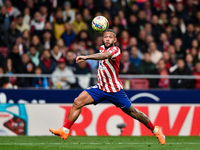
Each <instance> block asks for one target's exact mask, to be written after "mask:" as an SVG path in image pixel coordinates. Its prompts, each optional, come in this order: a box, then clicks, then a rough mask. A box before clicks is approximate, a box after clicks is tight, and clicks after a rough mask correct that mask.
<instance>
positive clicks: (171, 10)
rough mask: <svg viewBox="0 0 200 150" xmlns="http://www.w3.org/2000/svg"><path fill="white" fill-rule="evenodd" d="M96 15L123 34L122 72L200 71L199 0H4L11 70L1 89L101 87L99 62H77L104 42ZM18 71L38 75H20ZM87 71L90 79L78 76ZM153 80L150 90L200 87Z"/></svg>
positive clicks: (1, 29) (0, 26)
mask: <svg viewBox="0 0 200 150" xmlns="http://www.w3.org/2000/svg"><path fill="white" fill-rule="evenodd" d="M95 16H105V17H106V18H107V19H108V21H109V28H111V29H113V30H114V31H115V32H116V33H117V38H118V41H117V43H116V45H117V46H119V47H120V49H121V63H120V71H119V74H127V75H129V74H143V75H144V74H146V75H149V74H156V75H169V74H172V75H190V76H199V75H200V1H199V0H98V1H95V0H70V1H69V0H68V1H65V0H0V35H1V36H0V74H11V76H10V77H2V76H0V87H3V88H8V87H19V88H27V87H33V88H44V89H48V88H57V89H70V88H87V87H88V86H90V85H93V84H95V83H96V78H95V79H93V78H90V76H91V74H96V73H97V67H98V61H96V60H87V61H86V62H82V63H79V64H76V63H75V58H76V56H77V55H89V54H94V53H98V52H99V47H100V46H101V45H102V44H103V41H102V35H101V34H98V33H95V32H94V31H93V30H92V28H91V21H92V19H93V18H94V17H95ZM16 73H20V74H35V77H34V78H23V77H15V76H12V74H16ZM40 74H51V75H52V78H46V77H39V76H38V75H40ZM79 74H84V75H85V76H80V77H77V78H76V77H75V76H74V75H79ZM59 75H66V77H58V76H59ZM122 80H123V79H122ZM126 81H127V80H126ZM126 81H125V82H123V84H127V82H126ZM147 82H148V87H150V88H171V89H179V88H186V89H194V88H195V89H198V88H200V79H168V78H160V79H149V80H147Z"/></svg>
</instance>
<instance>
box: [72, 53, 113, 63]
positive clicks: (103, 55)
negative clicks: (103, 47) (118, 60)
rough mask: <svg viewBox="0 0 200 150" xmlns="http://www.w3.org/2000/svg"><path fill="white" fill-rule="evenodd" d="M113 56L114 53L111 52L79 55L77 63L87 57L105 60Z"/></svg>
mask: <svg viewBox="0 0 200 150" xmlns="http://www.w3.org/2000/svg"><path fill="white" fill-rule="evenodd" d="M111 57H112V55H111V53H110V52H105V53H97V54H91V55H88V56H77V57H76V63H79V62H82V61H85V60H87V59H94V60H104V59H109V58H111Z"/></svg>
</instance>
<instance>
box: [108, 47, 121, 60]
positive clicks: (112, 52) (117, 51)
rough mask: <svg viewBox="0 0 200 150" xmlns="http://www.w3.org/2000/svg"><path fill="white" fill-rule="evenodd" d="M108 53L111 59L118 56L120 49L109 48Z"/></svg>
mask: <svg viewBox="0 0 200 150" xmlns="http://www.w3.org/2000/svg"><path fill="white" fill-rule="evenodd" d="M108 52H109V53H111V55H112V57H111V59H113V58H115V57H117V56H118V55H119V54H120V49H119V48H118V47H111V48H109V50H108Z"/></svg>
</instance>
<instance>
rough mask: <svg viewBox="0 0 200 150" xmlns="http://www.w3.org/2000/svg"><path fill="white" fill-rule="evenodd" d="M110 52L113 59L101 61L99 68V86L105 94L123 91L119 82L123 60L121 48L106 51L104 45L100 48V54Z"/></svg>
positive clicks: (111, 48)
mask: <svg viewBox="0 0 200 150" xmlns="http://www.w3.org/2000/svg"><path fill="white" fill-rule="evenodd" d="M104 52H110V53H111V54H112V57H111V58H110V59H105V60H99V68H98V85H99V88H100V89H101V90H103V91H105V92H109V93H110V92H118V91H120V90H121V89H123V86H122V83H121V81H120V80H119V77H118V73H119V65H120V59H121V52H120V49H119V47H116V46H114V47H110V48H109V49H107V50H106V49H105V47H104V45H102V46H101V47H100V53H104Z"/></svg>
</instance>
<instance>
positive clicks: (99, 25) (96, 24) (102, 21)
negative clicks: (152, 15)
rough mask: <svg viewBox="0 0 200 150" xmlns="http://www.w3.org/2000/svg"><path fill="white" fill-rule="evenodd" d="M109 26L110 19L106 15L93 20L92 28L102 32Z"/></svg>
mask: <svg viewBox="0 0 200 150" xmlns="http://www.w3.org/2000/svg"><path fill="white" fill-rule="evenodd" d="M108 27H109V23H108V20H107V19H106V18H105V17H104V16H97V17H95V18H94V19H93V20H92V28H93V30H94V31H96V32H98V33H102V32H103V31H105V30H106V29H108Z"/></svg>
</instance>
